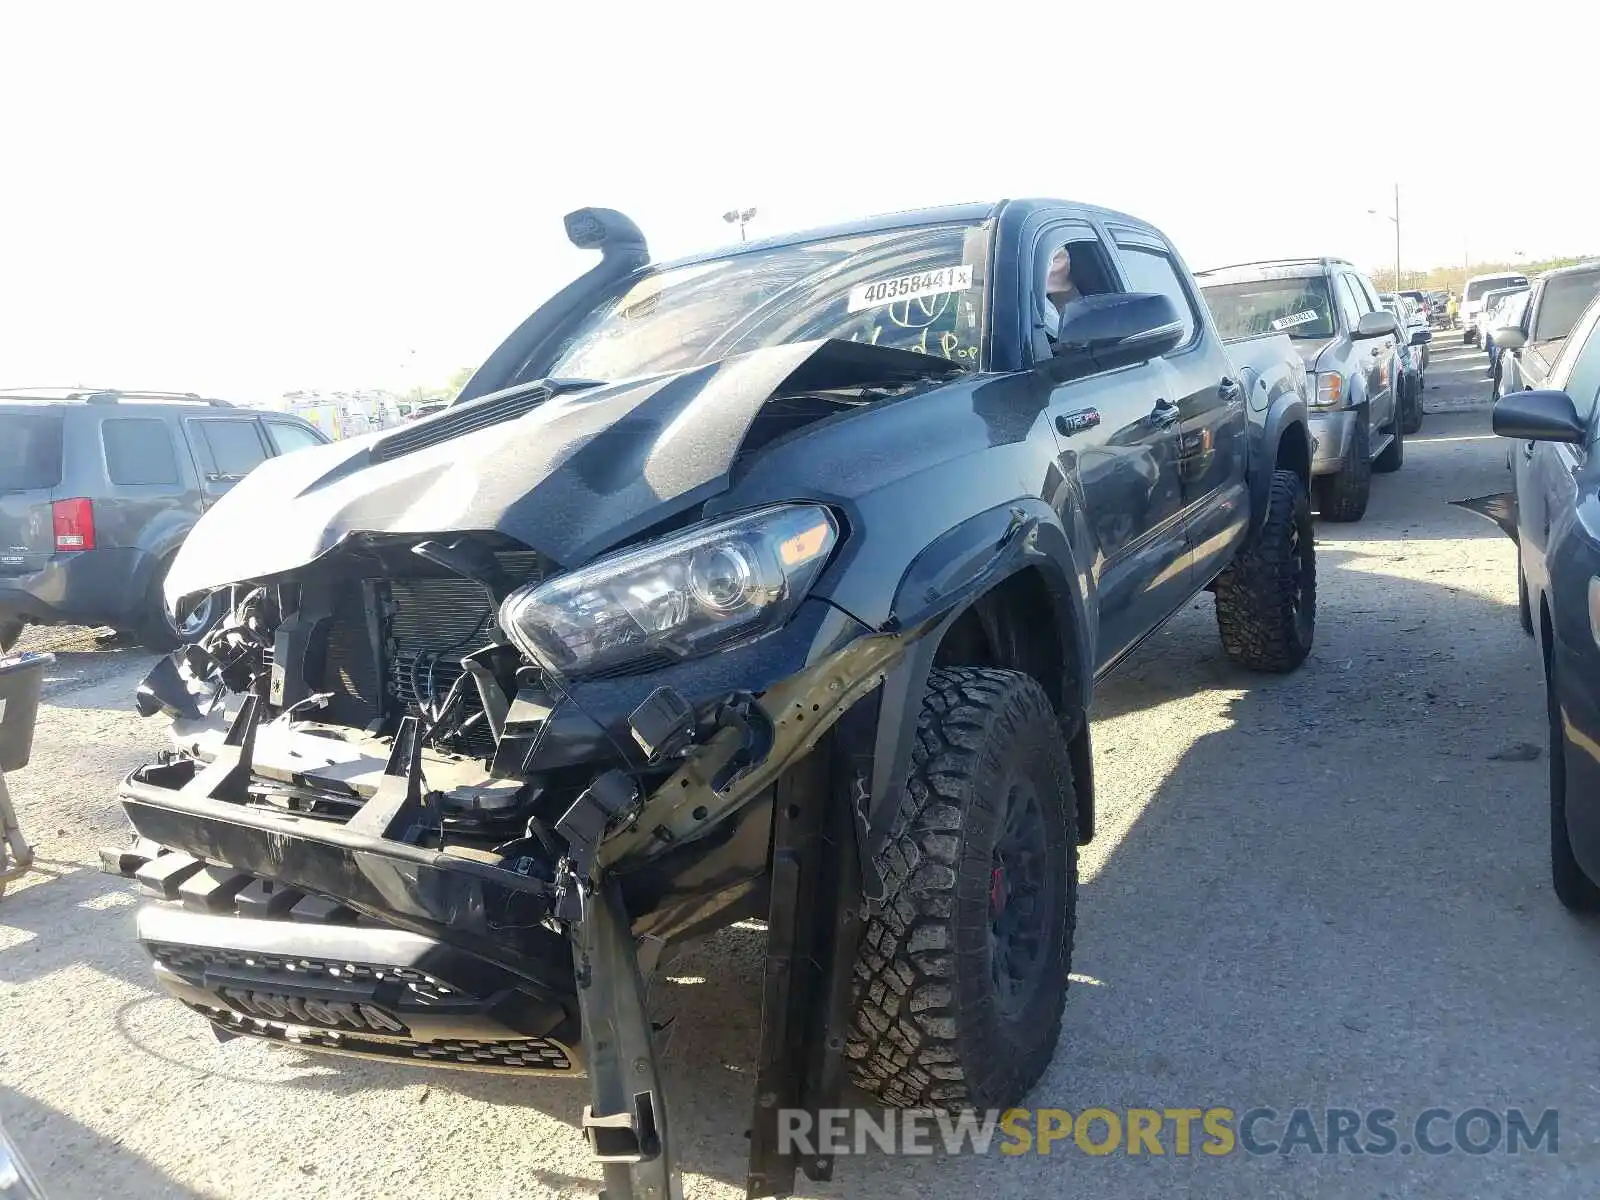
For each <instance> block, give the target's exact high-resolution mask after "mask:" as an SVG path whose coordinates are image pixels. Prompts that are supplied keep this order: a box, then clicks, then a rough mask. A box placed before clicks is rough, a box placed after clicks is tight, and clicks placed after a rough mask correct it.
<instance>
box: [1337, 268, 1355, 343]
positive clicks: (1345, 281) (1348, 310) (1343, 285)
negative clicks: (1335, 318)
mask: <svg viewBox="0 0 1600 1200" xmlns="http://www.w3.org/2000/svg"><path fill="white" fill-rule="evenodd" d="M1333 294H1334V295H1335V296H1336V297H1337V298H1338V301H1339V311H1340V312H1341V313H1343V315H1344V323H1345V326H1346V327H1347V328H1348V329H1351V330H1354V329H1355V327H1356V324H1357V322H1359V321H1360V320H1361V306H1360V305H1359V304H1357V303H1356V298H1355V294H1354V293H1353V292H1352V291H1351V290H1350V277H1349V276H1348V275H1344V274H1339V275H1335V276H1334V277H1333Z"/></svg>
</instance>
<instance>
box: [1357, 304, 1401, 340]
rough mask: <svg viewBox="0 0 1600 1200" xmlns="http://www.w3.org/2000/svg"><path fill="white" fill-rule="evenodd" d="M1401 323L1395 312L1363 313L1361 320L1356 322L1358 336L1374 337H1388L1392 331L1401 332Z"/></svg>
mask: <svg viewBox="0 0 1600 1200" xmlns="http://www.w3.org/2000/svg"><path fill="white" fill-rule="evenodd" d="M1399 329H1400V325H1399V322H1397V321H1396V320H1395V319H1394V314H1393V313H1392V312H1388V311H1387V310H1385V311H1384V312H1369V313H1362V314H1361V320H1360V321H1358V322H1357V323H1356V334H1355V335H1356V337H1358V338H1374V337H1387V336H1388V335H1389V334H1391V333H1397V332H1399Z"/></svg>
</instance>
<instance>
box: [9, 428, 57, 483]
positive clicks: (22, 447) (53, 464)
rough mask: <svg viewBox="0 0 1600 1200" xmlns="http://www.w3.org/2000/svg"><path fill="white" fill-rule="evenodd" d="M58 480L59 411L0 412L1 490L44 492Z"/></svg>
mask: <svg viewBox="0 0 1600 1200" xmlns="http://www.w3.org/2000/svg"><path fill="white" fill-rule="evenodd" d="M60 482H61V414H60V413H19V412H6V413H0V492H34V491H45V490H48V489H50V488H53V487H55V486H56V485H57V484H59V483H60Z"/></svg>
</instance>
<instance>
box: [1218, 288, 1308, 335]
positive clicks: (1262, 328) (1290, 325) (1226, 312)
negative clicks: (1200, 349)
mask: <svg viewBox="0 0 1600 1200" xmlns="http://www.w3.org/2000/svg"><path fill="white" fill-rule="evenodd" d="M1201 291H1203V292H1204V293H1205V296H1206V303H1207V304H1209V305H1210V306H1211V315H1212V317H1213V318H1214V319H1215V320H1216V323H1217V328H1218V329H1219V330H1220V331H1221V332H1222V336H1223V337H1225V338H1241V337H1253V336H1255V335H1256V334H1261V333H1287V334H1288V335H1289V336H1290V337H1292V338H1330V337H1332V336H1333V334H1334V325H1333V306H1332V304H1331V303H1329V300H1328V281H1327V278H1326V276H1323V275H1311V276H1308V277H1306V278H1304V279H1253V280H1250V281H1248V282H1246V283H1217V284H1212V285H1211V286H1209V287H1202V288H1201Z"/></svg>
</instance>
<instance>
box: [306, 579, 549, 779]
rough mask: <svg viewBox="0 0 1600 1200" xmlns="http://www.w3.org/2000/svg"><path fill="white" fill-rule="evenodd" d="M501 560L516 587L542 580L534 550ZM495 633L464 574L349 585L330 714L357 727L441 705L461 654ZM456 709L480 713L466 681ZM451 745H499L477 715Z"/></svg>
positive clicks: (470, 748) (338, 631) (329, 682)
mask: <svg viewBox="0 0 1600 1200" xmlns="http://www.w3.org/2000/svg"><path fill="white" fill-rule="evenodd" d="M497 557H498V558H499V560H500V566H501V569H502V570H503V571H505V572H506V575H507V577H508V578H510V579H512V580H513V581H515V582H517V583H519V584H521V583H528V582H533V581H535V580H536V579H538V578H539V577H540V574H541V572H540V563H539V556H538V555H536V554H534V553H532V552H528V551H514V552H504V553H501V554H499V555H497ZM368 594H370V595H371V596H372V597H373V601H374V603H375V607H376V611H377V612H378V613H379V614H381V616H380V622H381V628H382V632H383V640H382V644H383V661H382V665H381V670H380V666H379V664H378V663H377V662H374V661H373V656H372V649H371V638H370V635H369V632H368V625H367V601H366V597H367V595H368ZM494 631H495V612H494V608H493V606H492V605H491V604H490V602H489V597H488V596H487V595H486V594H485V592H484V590H483V589H482V588H481V587H479V586H478V585H477V584H475V583H473V582H471V581H469V580H466V579H459V578H455V577H451V576H440V577H422V578H407V579H369V580H365V581H363V582H361V583H359V584H352V585H351V586H350V587H349V589H348V591H347V592H346V594H345V595H344V596H343V597H341V598H340V601H339V605H338V607H337V609H336V610H335V618H334V622H333V627H332V629H331V630H330V632H329V635H328V649H327V673H326V676H325V683H324V686H325V687H326V688H327V689H328V690H330V691H332V692H334V693H335V698H334V701H333V702H332V704H331V705H330V706H329V710H328V718H327V719H329V720H332V721H335V722H337V723H339V724H348V725H358V726H360V725H366V724H367V723H369V722H370V721H372V720H374V719H376V718H377V717H379V716H380V715H381V716H384V717H390V718H394V717H399V716H403V715H405V714H407V713H416V712H418V711H420V710H421V709H422V708H424V707H429V708H431V707H434V706H436V705H438V704H440V703H441V702H442V701H443V700H444V698H445V696H446V695H448V694H449V691H450V687H451V685H452V684H454V683H455V681H456V679H457V678H458V677H459V676H460V675H461V673H462V671H461V657H462V655H464V654H469V653H471V652H472V651H474V650H478V649H481V648H482V647H483V646H485V645H487V644H488V642H489V640H490V638H491V636H492V635H493V633H494ZM380 678H381V680H382V685H381V688H380V683H379V680H380ZM456 711H457V715H458V716H462V717H465V716H470V715H473V714H477V713H481V712H482V711H483V708H482V704H481V703H480V702H479V700H478V691H477V687H476V686H475V685H473V684H471V683H470V682H469V683H468V684H467V685H465V687H464V694H463V697H462V704H461V707H460V708H459V709H457V710H456ZM451 748H453V749H456V750H459V751H460V752H462V753H466V754H472V755H475V756H482V757H487V756H488V755H489V754H491V753H492V752H493V750H494V738H493V736H492V735H491V734H490V732H489V729H488V727H487V725H486V724H485V723H484V722H483V721H482V720H481V719H480V720H479V721H478V722H477V723H476V724H475V725H474V727H473V728H472V730H471V731H470V732H469V733H468V734H467V735H466V736H465V737H463V738H460V739H458V740H457V741H456V743H455V744H454V745H453V746H452V747H451Z"/></svg>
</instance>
